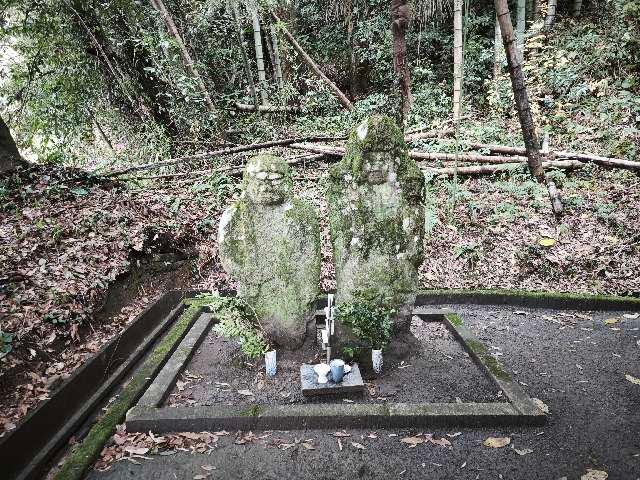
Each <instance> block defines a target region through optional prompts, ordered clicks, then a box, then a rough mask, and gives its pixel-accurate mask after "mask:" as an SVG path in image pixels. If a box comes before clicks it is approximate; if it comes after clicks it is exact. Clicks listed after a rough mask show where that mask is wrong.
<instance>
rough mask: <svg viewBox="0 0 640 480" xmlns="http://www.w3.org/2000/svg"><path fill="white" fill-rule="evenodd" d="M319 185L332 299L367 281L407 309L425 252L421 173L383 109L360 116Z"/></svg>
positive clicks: (363, 286)
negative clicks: (325, 206)
mask: <svg viewBox="0 0 640 480" xmlns="http://www.w3.org/2000/svg"><path fill="white" fill-rule="evenodd" d="M372 173H373V174H375V175H373V176H371V174H372ZM324 188H325V190H326V196H327V204H328V220H329V228H330V231H331V244H332V249H333V258H334V264H335V268H336V280H337V284H338V286H337V287H338V288H337V289H338V296H339V298H338V301H339V302H341V301H343V300H349V299H350V297H351V296H352V295H353V292H355V291H361V290H365V289H373V290H376V291H377V292H378V294H379V296H380V297H382V298H385V299H388V300H389V301H390V303H391V305H393V306H394V307H396V309H397V311H398V317H404V316H406V310H407V308H406V306H407V305H408V304H411V303H413V301H414V299H415V292H416V289H417V283H418V276H417V268H418V267H419V265H420V264H421V263H422V260H423V242H422V238H423V233H424V176H423V175H422V173H421V172H420V169H419V168H418V166H417V165H416V163H415V162H414V161H413V160H412V159H411V158H409V156H408V153H407V146H406V143H405V141H404V137H403V133H402V130H401V129H400V128H399V127H398V126H397V125H396V123H395V122H394V121H393V120H392V119H391V118H389V117H384V116H372V117H370V118H369V119H367V120H366V121H365V122H363V123H361V124H360V125H359V126H358V127H357V128H356V129H354V131H353V132H352V133H351V135H350V138H349V141H348V143H347V148H346V153H345V156H344V157H343V159H342V161H341V162H339V163H338V164H336V165H334V166H333V167H332V168H331V169H330V172H329V175H328V176H327V178H326V180H325V185H324ZM400 312H402V313H400Z"/></svg>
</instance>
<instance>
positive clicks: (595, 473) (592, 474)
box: [580, 468, 609, 480]
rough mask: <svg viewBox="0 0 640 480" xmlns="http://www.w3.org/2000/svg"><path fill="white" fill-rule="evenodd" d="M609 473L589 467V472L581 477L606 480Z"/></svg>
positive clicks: (583, 478) (581, 479)
mask: <svg viewBox="0 0 640 480" xmlns="http://www.w3.org/2000/svg"><path fill="white" fill-rule="evenodd" d="M607 478H609V474H608V473H607V472H605V471H604V470H592V469H590V468H587V473H585V474H584V475H582V476H581V477H580V480H606V479H607Z"/></svg>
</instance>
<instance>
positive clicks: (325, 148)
mask: <svg viewBox="0 0 640 480" xmlns="http://www.w3.org/2000/svg"><path fill="white" fill-rule="evenodd" d="M287 147H288V148H293V149H296V150H306V151H308V152H314V153H324V154H325V155H331V156H335V157H342V156H343V155H344V154H345V148H344V147H334V146H329V145H308V144H305V143H292V144H290V145H287ZM408 154H409V157H411V158H413V159H414V160H441V161H445V162H454V161H456V159H457V160H458V161H460V162H481V163H513V162H514V161H518V162H526V161H527V157H524V156H494V155H478V154H473V153H462V154H458V155H456V154H455V153H435V152H419V151H417V150H409V152H408Z"/></svg>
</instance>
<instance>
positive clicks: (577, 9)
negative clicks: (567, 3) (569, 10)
mask: <svg viewBox="0 0 640 480" xmlns="http://www.w3.org/2000/svg"><path fill="white" fill-rule="evenodd" d="M581 12H582V0H574V1H573V16H574V17H579V16H580V13H581Z"/></svg>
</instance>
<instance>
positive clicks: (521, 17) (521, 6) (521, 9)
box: [516, 0, 527, 63]
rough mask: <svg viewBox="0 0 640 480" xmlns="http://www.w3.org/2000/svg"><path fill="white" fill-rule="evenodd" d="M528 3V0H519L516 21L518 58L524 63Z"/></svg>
mask: <svg viewBox="0 0 640 480" xmlns="http://www.w3.org/2000/svg"><path fill="white" fill-rule="evenodd" d="M526 7H527V4H526V0H518V10H517V22H516V39H517V43H518V45H517V52H518V60H519V61H520V63H522V60H523V59H524V32H525V29H526V25H525V24H526V22H527V8H526Z"/></svg>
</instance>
